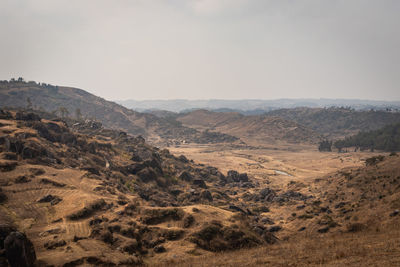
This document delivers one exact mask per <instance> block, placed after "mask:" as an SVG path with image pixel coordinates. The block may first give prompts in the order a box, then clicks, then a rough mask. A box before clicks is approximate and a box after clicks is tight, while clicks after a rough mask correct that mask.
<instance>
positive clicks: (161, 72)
mask: <svg viewBox="0 0 400 267" xmlns="http://www.w3.org/2000/svg"><path fill="white" fill-rule="evenodd" d="M399 14H400V1H397V0H297V1H294V0H276V1H273V0H1V1H0V34H1V38H0V80H6V79H7V80H8V79H10V78H12V77H20V76H22V77H24V78H25V79H26V80H34V81H38V82H46V83H51V84H54V85H64V86H72V87H77V88H81V89H84V90H87V91H89V92H91V93H93V94H96V95H99V96H101V97H104V98H106V99H109V100H124V99H136V100H144V99H277V98H359V99H371V100H400V16H399Z"/></svg>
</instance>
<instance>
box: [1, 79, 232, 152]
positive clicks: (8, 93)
mask: <svg viewBox="0 0 400 267" xmlns="http://www.w3.org/2000/svg"><path fill="white" fill-rule="evenodd" d="M0 106H2V107H7V106H8V107H23V108H27V107H28V108H31V109H37V110H44V111H47V112H53V113H54V114H57V115H61V116H64V117H67V116H68V117H74V118H77V117H78V116H79V117H81V119H85V118H86V119H94V120H97V121H100V122H101V123H102V124H103V125H104V126H106V127H108V128H114V129H120V130H123V131H126V132H128V133H130V134H134V135H142V136H144V137H145V138H146V139H148V140H149V142H152V143H154V144H165V143H175V142H176V143H180V142H186V143H190V142H194V143H196V142H197V143H213V142H226V141H228V142H233V141H235V140H237V138H234V137H232V136H228V135H226V134H220V133H212V134H210V133H205V132H199V131H197V130H195V129H192V128H188V127H184V126H182V125H181V124H180V123H179V122H177V121H175V120H168V119H164V118H159V117H157V116H154V115H152V114H145V113H139V112H136V111H133V110H130V109H127V108H125V107H123V106H121V105H118V104H116V103H114V102H111V101H107V100H105V99H103V98H100V97H97V96H95V95H92V94H90V93H88V92H86V91H84V90H81V89H77V88H71V87H62V86H53V85H49V84H44V83H42V84H38V83H36V82H24V81H10V82H8V81H2V82H0ZM78 113H79V114H78Z"/></svg>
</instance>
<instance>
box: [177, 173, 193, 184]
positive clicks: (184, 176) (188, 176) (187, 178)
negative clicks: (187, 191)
mask: <svg viewBox="0 0 400 267" xmlns="http://www.w3.org/2000/svg"><path fill="white" fill-rule="evenodd" d="M179 179H181V180H183V181H186V182H190V181H192V180H193V175H191V174H190V173H189V172H187V171H183V172H182V173H181V174H180V175H179Z"/></svg>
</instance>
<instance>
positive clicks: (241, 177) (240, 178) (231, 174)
mask: <svg viewBox="0 0 400 267" xmlns="http://www.w3.org/2000/svg"><path fill="white" fill-rule="evenodd" d="M226 178H227V179H228V180H232V181H233V182H236V183H238V182H248V181H249V177H248V176H247V173H238V172H237V171H233V170H230V171H228V175H227V177H226Z"/></svg>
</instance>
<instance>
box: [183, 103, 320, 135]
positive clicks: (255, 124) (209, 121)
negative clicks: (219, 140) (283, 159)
mask: <svg viewBox="0 0 400 267" xmlns="http://www.w3.org/2000/svg"><path fill="white" fill-rule="evenodd" d="M177 120H178V121H179V122H181V123H182V124H183V125H185V126H187V127H193V128H197V129H212V130H215V131H218V132H221V133H225V134H229V135H233V136H236V137H238V138H241V139H243V138H247V139H253V140H260V141H262V142H274V141H277V140H280V141H286V142H290V143H316V142H318V141H319V140H320V138H321V137H320V135H319V134H318V133H316V132H314V131H313V130H311V129H308V128H307V127H304V126H302V125H300V124H298V123H295V122H293V121H288V120H285V119H282V118H280V117H277V116H276V117H271V116H264V115H252V116H245V115H242V114H239V113H235V112H212V111H207V110H196V111H192V112H189V113H184V114H180V115H179V116H178V118H177Z"/></svg>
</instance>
